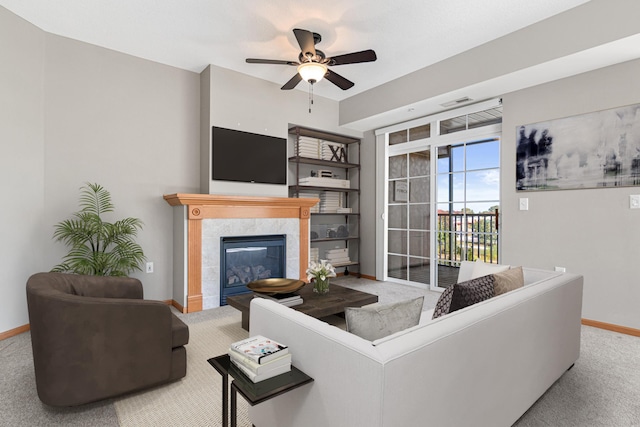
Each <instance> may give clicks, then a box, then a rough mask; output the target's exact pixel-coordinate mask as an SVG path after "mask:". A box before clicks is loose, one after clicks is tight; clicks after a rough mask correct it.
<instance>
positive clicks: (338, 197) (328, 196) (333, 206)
mask: <svg viewBox="0 0 640 427" xmlns="http://www.w3.org/2000/svg"><path fill="white" fill-rule="evenodd" d="M319 204H320V212H321V213H336V212H338V209H339V208H340V207H341V206H342V193H333V192H328V191H327V192H324V193H322V194H321V195H320V203H319ZM327 237H328V236H327Z"/></svg>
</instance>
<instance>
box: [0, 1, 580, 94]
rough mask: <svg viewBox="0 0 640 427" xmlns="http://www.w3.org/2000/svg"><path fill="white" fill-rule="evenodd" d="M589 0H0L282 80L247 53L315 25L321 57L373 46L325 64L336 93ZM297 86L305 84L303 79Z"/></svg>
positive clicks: (51, 23) (103, 38)
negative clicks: (368, 55)
mask: <svg viewBox="0 0 640 427" xmlns="http://www.w3.org/2000/svg"><path fill="white" fill-rule="evenodd" d="M586 2H587V0H484V1H472V0H395V1H383V0H323V1H318V0H315V1H310V0H295V1H294V0H236V1H233V0H0V5H2V6H4V7H5V8H7V9H9V10H10V11H12V12H13V13H15V14H17V15H19V16H21V17H22V18H24V19H25V20H27V21H29V22H31V23H33V24H35V25H37V26H38V27H40V28H42V29H43V30H45V31H47V32H50V33H53V34H57V35H61V36H65V37H69V38H72V39H76V40H80V41H84V42H87V43H91V44H94V45H98V46H102V47H106V48H109V49H113V50H116V51H120V52H124V53H127V54H130V55H134V56H137V57H141V58H145V59H149V60H152V61H156V62H160V63H163V64H167V65H171V66H174V67H178V68H182V69H186V70H191V71H195V72H198V73H199V72H201V71H202V70H203V69H204V68H205V67H206V66H207V65H208V64H214V65H217V66H220V67H224V68H229V69H232V70H236V71H239V72H241V73H245V74H249V75H252V76H255V77H259V78H262V79H265V80H269V81H273V82H276V83H278V84H280V85H282V84H284V83H285V82H287V81H288V80H289V79H290V78H291V76H292V75H293V73H295V68H294V67H289V66H285V65H257V64H246V63H245V58H248V57H252V58H267V59H284V60H297V57H298V53H299V47H298V44H297V42H296V39H295V37H294V35H293V33H292V29H293V28H303V29H307V30H310V31H313V32H317V33H320V34H321V36H322V42H321V43H319V44H318V45H317V46H316V47H317V48H318V49H320V50H322V51H323V52H325V54H326V55H327V56H336V55H340V54H344V53H350V52H355V51H360V50H365V49H373V50H375V51H376V53H377V55H378V60H377V61H376V62H373V63H365V64H353V65H343V66H337V67H333V68H332V69H333V71H335V72H337V73H339V74H341V75H342V76H344V77H346V78H348V79H349V80H352V81H353V82H355V86H354V87H353V88H351V89H349V90H347V91H342V90H340V89H338V88H337V87H335V86H334V85H333V84H331V83H330V82H328V81H322V82H319V83H318V84H317V85H316V86H315V87H314V92H315V94H316V95H320V96H324V97H327V98H331V99H334V100H342V99H344V98H347V97H350V96H353V95H355V94H357V93H360V92H362V91H365V90H367V89H371V88H373V87H376V86H378V85H380V84H383V83H385V82H388V81H391V80H393V79H396V78H398V77H401V76H403V75H406V74H408V73H411V72H413V71H416V70H418V69H421V68H423V67H426V66H428V65H431V64H433V63H436V62H438V61H441V60H443V59H445V58H448V57H451V56H453V55H456V54H458V53H460V52H463V51H466V50H468V49H471V48H473V47H475V46H478V45H481V44H483V43H486V42H488V41H491V40H494V39H496V38H498V37H501V36H504V35H506V34H509V33H511V32H513V31H516V30H518V29H520V28H523V27H526V26H528V25H531V24H533V23H535V22H538V21H540V20H543V19H545V18H548V17H550V16H553V15H555V14H558V13H560V12H563V11H565V10H567V9H570V8H573V7H575V6H578V5H580V4H582V3H586ZM298 89H300V90H305V91H306V90H307V87H306V84H299V85H298Z"/></svg>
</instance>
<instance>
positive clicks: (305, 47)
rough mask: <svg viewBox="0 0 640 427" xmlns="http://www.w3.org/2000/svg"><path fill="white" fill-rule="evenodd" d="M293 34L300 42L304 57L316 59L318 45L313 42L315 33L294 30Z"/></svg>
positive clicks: (298, 29)
mask: <svg viewBox="0 0 640 427" xmlns="http://www.w3.org/2000/svg"><path fill="white" fill-rule="evenodd" d="M293 34H295V36H296V40H298V44H299V45H300V50H302V56H304V57H307V58H308V57H311V58H314V57H315V56H316V44H315V42H314V40H313V33H312V32H311V31H307V30H301V29H300V28H294V29H293Z"/></svg>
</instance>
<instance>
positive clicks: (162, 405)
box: [115, 312, 251, 427]
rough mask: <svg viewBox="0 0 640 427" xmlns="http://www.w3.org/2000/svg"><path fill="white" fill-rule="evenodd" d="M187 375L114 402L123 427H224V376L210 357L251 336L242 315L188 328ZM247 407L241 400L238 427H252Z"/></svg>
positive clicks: (205, 322)
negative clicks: (243, 325)
mask: <svg viewBox="0 0 640 427" xmlns="http://www.w3.org/2000/svg"><path fill="white" fill-rule="evenodd" d="M189 335H190V336H189V344H188V345H187V376H186V377H184V378H183V379H181V380H179V381H177V382H174V383H171V384H167V385H163V386H159V387H156V388H153V389H149V390H145V391H143V392H139V393H136V394H133V395H128V396H126V397H124V398H121V399H117V400H116V401H115V408H116V413H117V415H118V421H119V423H120V426H121V427H134V426H135V427H145V426H149V427H160V426H203V427H204V426H206V427H218V426H221V425H222V396H221V393H222V378H221V376H220V374H218V372H217V371H216V370H215V369H213V367H211V365H209V363H208V362H207V359H209V358H211V357H214V356H218V355H220V354H223V353H226V352H227V350H228V348H229V344H231V343H232V342H234V341H238V340H241V339H243V338H247V337H248V333H247V331H245V330H244V329H242V328H241V327H240V313H239V312H238V313H237V314H234V315H231V316H228V317H223V318H220V319H212V320H207V321H203V322H200V323H196V324H192V325H189ZM247 406H248V405H247V403H246V402H245V401H244V400H243V399H242V397H238V427H251V422H250V421H249V418H248V415H247Z"/></svg>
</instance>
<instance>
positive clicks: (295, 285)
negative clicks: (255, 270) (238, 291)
mask: <svg viewBox="0 0 640 427" xmlns="http://www.w3.org/2000/svg"><path fill="white" fill-rule="evenodd" d="M304 285H305V283H304V282H303V281H302V280H296V279H281V278H269V279H260V280H254V281H253V282H250V283H247V288H248V289H250V290H252V291H254V292H264V293H267V294H286V293H290V292H295V291H297V290H299V289H300V288H302V287H303V286H304Z"/></svg>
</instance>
